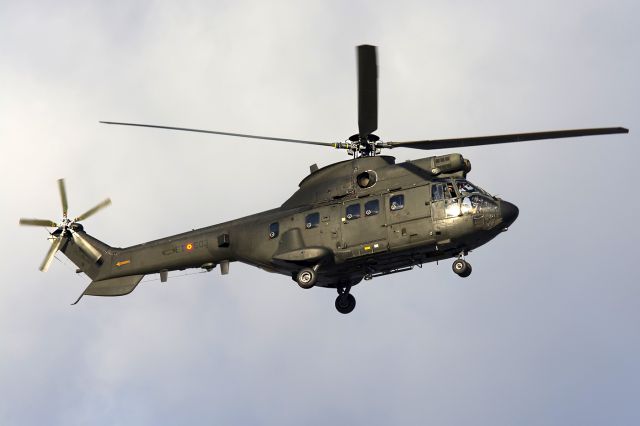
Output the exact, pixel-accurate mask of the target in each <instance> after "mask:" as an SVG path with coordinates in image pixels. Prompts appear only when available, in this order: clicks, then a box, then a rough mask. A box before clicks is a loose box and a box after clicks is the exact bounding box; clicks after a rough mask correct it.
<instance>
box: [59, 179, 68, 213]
mask: <svg viewBox="0 0 640 426" xmlns="http://www.w3.org/2000/svg"><path fill="white" fill-rule="evenodd" d="M58 189H59V190H60V200H61V201H62V215H63V216H64V217H67V212H68V211H69V204H68V203H67V189H66V187H65V185H64V179H58Z"/></svg>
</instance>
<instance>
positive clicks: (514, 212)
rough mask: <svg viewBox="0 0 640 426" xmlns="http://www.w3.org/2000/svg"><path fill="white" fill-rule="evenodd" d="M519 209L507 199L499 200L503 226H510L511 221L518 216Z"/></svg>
mask: <svg viewBox="0 0 640 426" xmlns="http://www.w3.org/2000/svg"><path fill="white" fill-rule="evenodd" d="M519 213H520V210H519V209H518V207H516V205H515V204H511V203H510V202H508V201H504V200H500V215H501V216H502V222H503V224H504V227H505V228H508V227H509V226H511V224H512V223H513V222H515V221H516V219H517V218H518V214H519Z"/></svg>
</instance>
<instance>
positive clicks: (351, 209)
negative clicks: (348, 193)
mask: <svg viewBox="0 0 640 426" xmlns="http://www.w3.org/2000/svg"><path fill="white" fill-rule="evenodd" d="M346 214H347V220H353V219H358V218H359V217H360V203H358V204H351V205H350V206H347V211H346Z"/></svg>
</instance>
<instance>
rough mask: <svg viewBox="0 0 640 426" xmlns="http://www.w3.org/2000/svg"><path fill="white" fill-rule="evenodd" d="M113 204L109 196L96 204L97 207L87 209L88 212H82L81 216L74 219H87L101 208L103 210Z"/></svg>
mask: <svg viewBox="0 0 640 426" xmlns="http://www.w3.org/2000/svg"><path fill="white" fill-rule="evenodd" d="M110 204H111V199H110V198H107V199H105V200H103V201H101V202H100V203H99V204H98V205H96V206H95V207H93V208H91V209H89V210H87V211H86V212H84V213H82V214H81V215H80V216H78V217H76V218H75V219H74V222H79V221H81V220H85V219H86V218H88V217H91V216H93V215H94V214H96V213H97V212H99V211H100V210H102V209H103V208H105V207H107V206H109V205H110Z"/></svg>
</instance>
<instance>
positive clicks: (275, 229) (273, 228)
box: [269, 222, 280, 239]
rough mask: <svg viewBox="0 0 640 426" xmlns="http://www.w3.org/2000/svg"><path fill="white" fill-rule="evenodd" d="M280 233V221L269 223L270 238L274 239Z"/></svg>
mask: <svg viewBox="0 0 640 426" xmlns="http://www.w3.org/2000/svg"><path fill="white" fill-rule="evenodd" d="M278 234H280V224H279V223H278V222H274V223H272V224H271V225H269V238H271V239H274V238H275V237H277V236H278Z"/></svg>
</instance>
